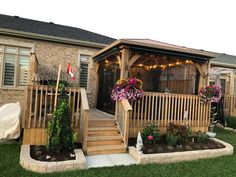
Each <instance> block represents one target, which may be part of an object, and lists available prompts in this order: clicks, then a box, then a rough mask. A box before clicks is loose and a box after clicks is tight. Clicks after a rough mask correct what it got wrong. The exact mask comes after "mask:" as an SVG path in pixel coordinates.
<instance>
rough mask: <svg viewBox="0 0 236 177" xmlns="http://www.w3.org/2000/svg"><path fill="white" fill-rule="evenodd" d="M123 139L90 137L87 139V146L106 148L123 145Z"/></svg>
mask: <svg viewBox="0 0 236 177" xmlns="http://www.w3.org/2000/svg"><path fill="white" fill-rule="evenodd" d="M121 144H122V138H121V137H120V136H92V137H91V136H90V137H88V139H87V145H88V146H89V147H90V146H105V145H121Z"/></svg>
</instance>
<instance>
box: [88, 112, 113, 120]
mask: <svg viewBox="0 0 236 177" xmlns="http://www.w3.org/2000/svg"><path fill="white" fill-rule="evenodd" d="M88 118H89V120H90V119H115V116H114V115H112V114H108V113H106V112H103V111H100V110H98V109H90V110H89V113H88Z"/></svg>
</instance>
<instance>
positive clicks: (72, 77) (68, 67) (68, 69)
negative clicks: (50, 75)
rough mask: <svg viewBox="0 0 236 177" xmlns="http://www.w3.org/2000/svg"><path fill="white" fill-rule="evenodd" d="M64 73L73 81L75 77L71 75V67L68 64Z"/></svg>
mask: <svg viewBox="0 0 236 177" xmlns="http://www.w3.org/2000/svg"><path fill="white" fill-rule="evenodd" d="M66 73H67V74H69V75H70V76H71V79H72V80H75V77H74V74H73V72H72V67H71V65H70V63H68V65H67V70H66Z"/></svg>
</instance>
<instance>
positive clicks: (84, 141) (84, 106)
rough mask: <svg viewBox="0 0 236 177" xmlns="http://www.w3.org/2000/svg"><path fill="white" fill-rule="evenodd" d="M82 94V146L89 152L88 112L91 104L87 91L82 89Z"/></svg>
mask: <svg viewBox="0 0 236 177" xmlns="http://www.w3.org/2000/svg"><path fill="white" fill-rule="evenodd" d="M80 94H81V105H80V106H81V107H80V108H81V109H80V110H81V125H80V128H81V133H82V144H83V147H82V148H83V151H84V152H86V150H87V137H88V112H89V104H88V98H87V94H86V90H85V89H84V88H81V89H80Z"/></svg>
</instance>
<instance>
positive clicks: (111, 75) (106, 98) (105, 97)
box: [97, 60, 120, 114]
mask: <svg viewBox="0 0 236 177" xmlns="http://www.w3.org/2000/svg"><path fill="white" fill-rule="evenodd" d="M119 77H120V68H119V66H118V65H117V63H115V62H113V61H107V60H104V61H101V63H100V68H99V89H98V98H97V108H98V109H99V110H101V111H105V112H108V113H111V114H114V113H115V102H114V101H113V100H112V99H111V93H112V89H113V86H114V84H115V82H116V81H117V80H118V79H119Z"/></svg>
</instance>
